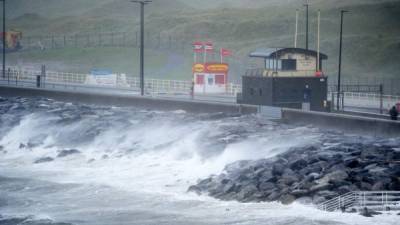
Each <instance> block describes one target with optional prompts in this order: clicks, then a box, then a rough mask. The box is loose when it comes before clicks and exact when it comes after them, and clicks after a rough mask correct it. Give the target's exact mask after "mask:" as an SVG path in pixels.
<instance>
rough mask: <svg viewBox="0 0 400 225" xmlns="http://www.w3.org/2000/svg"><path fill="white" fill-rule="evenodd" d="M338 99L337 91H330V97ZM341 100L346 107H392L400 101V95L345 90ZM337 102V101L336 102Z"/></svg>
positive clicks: (330, 98)
mask: <svg viewBox="0 0 400 225" xmlns="http://www.w3.org/2000/svg"><path fill="white" fill-rule="evenodd" d="M332 97H333V98H334V99H333V100H336V98H337V92H336V93H335V92H332V93H328V99H329V100H332ZM341 98H343V99H340V100H343V105H344V106H345V107H346V106H347V107H348V106H350V107H365V108H376V109H379V108H380V106H381V101H382V107H383V108H384V109H390V108H391V107H392V106H393V105H396V104H397V103H399V102H400V96H394V95H380V94H379V93H362V92H344V93H343V96H341ZM335 103H336V102H335Z"/></svg>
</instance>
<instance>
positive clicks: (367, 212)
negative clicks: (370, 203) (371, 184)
mask: <svg viewBox="0 0 400 225" xmlns="http://www.w3.org/2000/svg"><path fill="white" fill-rule="evenodd" d="M381 214H382V213H380V212H376V211H374V210H371V209H368V208H366V207H365V208H363V209H362V210H361V211H360V215H362V216H365V217H373V216H376V215H381Z"/></svg>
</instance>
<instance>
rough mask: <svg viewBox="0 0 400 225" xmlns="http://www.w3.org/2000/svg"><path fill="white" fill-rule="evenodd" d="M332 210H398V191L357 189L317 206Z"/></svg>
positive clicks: (399, 198)
mask: <svg viewBox="0 0 400 225" xmlns="http://www.w3.org/2000/svg"><path fill="white" fill-rule="evenodd" d="M317 208H318V209H320V210H324V211H328V212H334V211H343V212H344V211H347V210H349V209H356V210H360V209H363V208H368V209H373V210H376V211H389V210H400V191H358V192H350V193H347V194H345V195H341V196H338V197H336V198H333V199H331V200H329V201H326V202H324V203H322V204H320V205H318V206H317Z"/></svg>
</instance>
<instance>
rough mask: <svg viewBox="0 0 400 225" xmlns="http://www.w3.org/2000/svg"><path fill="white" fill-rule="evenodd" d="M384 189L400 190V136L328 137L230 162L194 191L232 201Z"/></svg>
mask: <svg viewBox="0 0 400 225" xmlns="http://www.w3.org/2000/svg"><path fill="white" fill-rule="evenodd" d="M383 190H388V191H389V190H396V191H399V190H400V144H399V141H398V140H392V141H388V140H382V141H380V142H377V141H376V140H375V141H365V140H360V139H357V140H354V139H352V138H351V137H350V138H348V141H344V142H343V141H335V138H334V137H326V138H324V139H323V140H321V143H319V144H316V145H312V146H306V147H296V148H292V149H290V150H289V151H287V152H285V153H284V154H281V155H278V156H277V157H274V158H271V159H263V160H257V161H240V162H236V163H233V164H230V165H228V166H226V168H225V170H224V172H223V173H222V174H220V175H213V176H210V177H209V178H207V179H204V180H200V181H198V183H197V184H196V185H193V186H191V187H189V190H188V191H190V192H196V193H198V194H207V195H209V196H212V197H215V198H217V199H221V200H227V201H231V200H236V201H239V202H272V201H279V202H281V203H283V204H291V203H293V202H295V201H298V202H301V203H307V204H310V203H312V204H320V203H322V202H324V201H326V200H329V199H332V198H334V197H336V196H339V195H342V194H345V193H348V192H351V191H383Z"/></svg>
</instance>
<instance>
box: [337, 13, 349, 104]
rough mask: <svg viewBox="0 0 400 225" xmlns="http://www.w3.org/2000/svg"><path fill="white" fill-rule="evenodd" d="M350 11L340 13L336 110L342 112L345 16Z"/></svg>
mask: <svg viewBox="0 0 400 225" xmlns="http://www.w3.org/2000/svg"><path fill="white" fill-rule="evenodd" d="M347 12H348V11H346V10H342V11H340V44H339V70H338V87H337V105H336V109H337V110H338V111H339V110H340V105H339V104H340V85H341V75H342V47H343V16H344V14H345V13H347Z"/></svg>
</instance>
